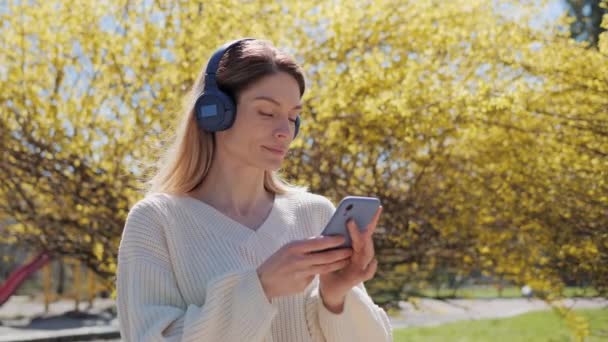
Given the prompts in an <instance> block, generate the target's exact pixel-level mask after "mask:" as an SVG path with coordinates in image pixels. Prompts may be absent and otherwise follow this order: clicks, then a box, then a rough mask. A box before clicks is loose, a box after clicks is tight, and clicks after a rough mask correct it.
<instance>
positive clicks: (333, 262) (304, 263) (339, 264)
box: [257, 236, 352, 300]
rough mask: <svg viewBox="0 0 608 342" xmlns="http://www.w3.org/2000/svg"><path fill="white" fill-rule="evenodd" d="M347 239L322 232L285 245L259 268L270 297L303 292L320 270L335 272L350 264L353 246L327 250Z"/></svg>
mask: <svg viewBox="0 0 608 342" xmlns="http://www.w3.org/2000/svg"><path fill="white" fill-rule="evenodd" d="M343 243H344V237H342V236H318V237H314V238H310V239H304V240H296V241H293V242H290V243H288V244H286V245H285V246H283V247H281V248H280V249H279V250H278V251H276V252H275V253H274V254H273V255H271V256H270V257H269V258H268V259H266V261H264V263H263V264H262V265H260V266H259V267H258V269H257V272H258V277H259V278H260V282H261V284H262V288H263V289H264V292H265V293H266V297H267V298H268V299H269V300H271V299H272V298H274V297H280V296H288V295H293V294H296V293H300V292H302V291H303V290H304V289H306V287H307V286H308V284H310V283H311V282H312V281H313V280H314V278H315V276H316V275H317V274H325V273H328V272H333V271H336V270H339V269H341V268H343V267H344V266H346V265H347V264H348V263H349V258H350V257H351V255H352V249H350V248H339V249H334V250H330V251H323V250H325V249H328V248H332V247H337V246H339V245H341V244H343ZM315 252H316V253H315Z"/></svg>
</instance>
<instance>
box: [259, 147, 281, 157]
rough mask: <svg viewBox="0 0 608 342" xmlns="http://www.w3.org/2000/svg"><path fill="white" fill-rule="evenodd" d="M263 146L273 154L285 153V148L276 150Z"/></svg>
mask: <svg viewBox="0 0 608 342" xmlns="http://www.w3.org/2000/svg"><path fill="white" fill-rule="evenodd" d="M263 147H264V148H265V149H267V150H268V151H270V152H272V153H274V154H280V155H284V154H285V150H277V149H274V148H270V147H266V146H263Z"/></svg>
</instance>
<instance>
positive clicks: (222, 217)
mask: <svg viewBox="0 0 608 342" xmlns="http://www.w3.org/2000/svg"><path fill="white" fill-rule="evenodd" d="M176 197H177V198H180V199H183V200H184V201H185V202H187V203H188V204H189V205H190V206H191V208H193V209H196V210H197V211H198V210H200V211H202V212H203V213H204V214H206V216H208V220H209V223H211V224H213V225H216V226H221V227H222V228H226V229H228V230H230V233H231V235H233V236H235V237H237V238H239V239H240V240H245V241H246V240H249V239H251V238H254V237H260V235H265V236H267V237H274V236H276V235H277V234H276V233H278V232H276V233H275V234H273V232H272V229H273V224H272V223H273V221H275V220H274V218H275V216H276V215H280V213H279V212H280V211H281V210H280V208H279V207H280V206H281V202H282V201H283V199H284V195H280V194H276V193H275V195H274V200H273V203H272V207H271V208H270V211H269V213H268V214H267V215H266V218H265V219H264V221H263V222H262V224H261V225H260V226H258V228H257V229H255V230H253V229H251V228H250V227H248V226H246V225H244V224H242V223H241V222H238V221H237V220H235V219H233V218H231V217H230V216H228V215H226V214H224V213H223V212H221V211H220V210H218V209H217V208H215V207H213V206H211V205H210V204H207V203H205V202H203V201H201V200H199V199H196V198H194V197H191V196H188V195H177V196H176ZM278 228H279V229H285V228H286V227H278ZM279 235H282V234H281V233H279Z"/></svg>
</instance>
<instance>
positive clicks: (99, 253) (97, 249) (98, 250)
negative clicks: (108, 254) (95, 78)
mask: <svg viewBox="0 0 608 342" xmlns="http://www.w3.org/2000/svg"><path fill="white" fill-rule="evenodd" d="M103 252H104V246H103V244H101V243H95V244H94V245H93V255H94V256H95V257H96V258H97V260H99V261H100V262H103V261H104V258H103Z"/></svg>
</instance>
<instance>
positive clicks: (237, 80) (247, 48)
mask: <svg viewBox="0 0 608 342" xmlns="http://www.w3.org/2000/svg"><path fill="white" fill-rule="evenodd" d="M205 69H206V66H205V67H204V68H203V69H202V70H201V72H200V74H199V76H198V77H197V79H196V81H195V83H194V85H193V86H192V89H191V90H190V92H189V93H188V94H187V96H186V97H185V99H184V102H183V106H184V108H183V111H182V117H181V119H180V121H179V122H178V125H177V129H176V131H175V133H174V136H173V137H172V138H171V140H172V141H171V142H170V144H169V147H168V148H166V149H164V150H163V151H161V156H160V158H159V159H158V160H157V163H156V167H155V168H154V169H155V171H154V172H155V173H154V174H153V176H152V177H151V179H149V180H148V181H147V182H146V193H147V194H149V193H154V192H164V193H170V194H185V193H187V192H190V191H192V190H193V189H194V188H196V187H197V186H198V185H200V184H201V183H202V182H203V181H204V179H205V177H206V176H207V174H208V172H209V169H210V167H211V163H212V160H213V153H214V151H215V139H214V138H215V137H214V134H213V133H211V132H208V131H206V130H204V129H202V128H199V126H198V125H197V122H196V117H195V111H194V105H195V103H196V99H197V98H198V96H199V95H200V94H201V93H202V92H203V87H204V84H205ZM278 72H286V73H288V74H289V75H291V76H292V77H293V78H295V80H296V81H297V82H298V85H299V87H300V97H302V95H303V94H304V90H305V80H304V73H303V72H302V69H301V68H300V67H299V65H298V64H297V63H296V62H295V61H294V59H293V58H292V57H291V56H290V55H288V54H287V53H285V52H283V51H281V50H279V49H277V48H276V47H274V46H273V45H272V44H271V43H270V42H269V41H266V40H249V41H242V42H240V43H238V44H236V45H234V46H232V47H231V48H230V49H229V50H228V51H226V53H225V54H224V55H223V56H222V58H221V59H220V63H219V67H218V70H217V84H218V87H219V88H220V89H221V90H222V91H224V92H226V93H228V94H229V95H230V96H232V98H233V99H234V100H235V101H237V99H238V96H239V94H240V93H241V92H242V91H244V90H245V89H247V87H249V86H250V85H252V84H253V83H254V82H256V81H258V80H259V79H261V78H262V77H265V76H268V75H272V74H275V73H278ZM264 188H265V189H266V190H267V191H269V192H272V193H274V194H285V193H288V192H292V191H307V187H300V186H295V185H292V184H290V183H288V182H287V181H286V180H285V179H284V178H283V177H282V176H281V175H280V172H279V171H268V170H266V171H264Z"/></svg>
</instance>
